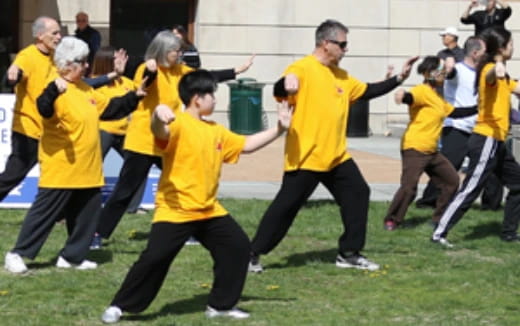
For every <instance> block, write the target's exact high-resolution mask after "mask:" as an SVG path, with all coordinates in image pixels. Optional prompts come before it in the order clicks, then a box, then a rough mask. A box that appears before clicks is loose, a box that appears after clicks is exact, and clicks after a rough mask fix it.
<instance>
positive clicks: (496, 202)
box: [417, 127, 504, 210]
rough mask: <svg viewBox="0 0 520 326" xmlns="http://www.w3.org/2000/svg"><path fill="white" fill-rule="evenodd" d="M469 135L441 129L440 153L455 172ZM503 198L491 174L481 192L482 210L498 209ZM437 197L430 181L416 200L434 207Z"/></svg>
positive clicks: (458, 167)
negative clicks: (420, 196)
mask: <svg viewBox="0 0 520 326" xmlns="http://www.w3.org/2000/svg"><path fill="white" fill-rule="evenodd" d="M470 135H471V134H470V133H467V132H464V131H462V130H459V129H456V128H453V127H444V128H443V129H442V136H441V143H442V148H441V153H442V155H444V156H445V157H446V158H447V159H448V160H449V161H450V162H451V164H452V165H453V167H454V168H455V170H457V171H458V170H460V168H461V167H462V163H464V158H465V157H466V156H467V154H468V139H469V137H470ZM503 196H504V187H503V186H502V183H501V182H500V179H499V178H498V177H497V176H496V175H494V174H491V175H490V176H489V177H488V179H487V181H486V183H485V184H484V187H483V190H482V195H481V203H482V208H485V209H492V210H497V209H499V208H500V205H501V204H502V197H503ZM438 197H439V189H438V188H437V187H436V186H435V184H434V183H433V182H432V181H431V180H430V181H429V182H428V184H427V185H426V188H425V189H424V192H423V195H422V198H421V199H419V200H417V203H418V204H421V205H427V206H432V207H434V206H435V203H436V202H437V198H438Z"/></svg>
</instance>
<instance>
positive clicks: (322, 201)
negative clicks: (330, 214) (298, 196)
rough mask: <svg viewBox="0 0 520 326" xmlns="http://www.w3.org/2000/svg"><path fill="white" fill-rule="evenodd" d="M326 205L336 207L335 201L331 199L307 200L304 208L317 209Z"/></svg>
mask: <svg viewBox="0 0 520 326" xmlns="http://www.w3.org/2000/svg"><path fill="white" fill-rule="evenodd" d="M326 205H336V202H335V201H334V200H330V199H317V200H307V201H306V202H305V204H303V206H302V208H303V207H305V208H316V207H318V208H319V207H321V206H326Z"/></svg>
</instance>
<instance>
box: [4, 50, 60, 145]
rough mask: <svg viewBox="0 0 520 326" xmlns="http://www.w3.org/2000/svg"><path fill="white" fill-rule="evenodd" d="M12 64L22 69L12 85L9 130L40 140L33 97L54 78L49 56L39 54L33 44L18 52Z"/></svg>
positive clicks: (34, 98)
mask: <svg viewBox="0 0 520 326" xmlns="http://www.w3.org/2000/svg"><path fill="white" fill-rule="evenodd" d="M13 64H14V65H16V66H18V67H19V68H20V69H21V70H22V71H23V78H22V80H21V81H20V82H19V83H18V84H17V85H16V87H15V93H16V104H15V106H14V112H13V127H12V130H13V131H16V132H18V133H20V134H23V135H26V136H28V137H31V138H34V139H39V138H40V136H41V129H42V117H41V116H40V114H39V113H38V108H37V107H36V99H37V98H38V96H40V94H41V93H42V92H43V90H44V89H45V87H46V86H47V81H48V80H49V79H51V78H54V77H57V72H56V68H55V66H54V63H53V61H52V56H51V55H47V54H44V53H42V52H41V51H40V50H38V48H37V47H36V45H34V44H32V45H29V46H28V47H26V48H25V49H23V50H21V51H20V52H19V53H18V55H17V56H16V58H15V59H14V62H13Z"/></svg>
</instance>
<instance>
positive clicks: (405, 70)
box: [398, 55, 419, 82]
mask: <svg viewBox="0 0 520 326" xmlns="http://www.w3.org/2000/svg"><path fill="white" fill-rule="evenodd" d="M417 60H419V56H418V55H416V56H415V57H411V58H409V59H408V60H406V62H405V63H404V65H403V69H402V70H401V74H400V75H399V76H398V80H399V82H402V81H404V80H405V79H406V78H408V76H410V71H412V66H413V64H414V63H415V61H417Z"/></svg>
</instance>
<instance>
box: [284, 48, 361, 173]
mask: <svg viewBox="0 0 520 326" xmlns="http://www.w3.org/2000/svg"><path fill="white" fill-rule="evenodd" d="M287 74H295V75H296V76H297V77H298V80H299V90H298V92H297V93H296V94H295V95H294V96H291V98H290V101H291V102H293V103H295V108H294V115H293V118H292V122H291V126H290V128H289V130H288V131H287V137H286V141H285V171H294V170H300V169H302V170H312V171H330V170H331V169H333V168H334V167H336V166H337V165H338V164H340V163H342V162H344V161H346V160H347V159H349V158H350V157H351V156H350V154H349V153H348V152H347V150H346V148H347V141H346V129H347V118H348V112H349V107H350V103H352V102H354V101H355V100H356V99H358V98H359V97H361V95H363V93H364V92H365V90H366V88H367V85H366V84H365V83H363V82H360V81H359V80H357V79H356V78H354V77H352V76H350V75H349V74H348V72H346V71H345V70H343V69H341V68H338V67H327V66H325V65H323V64H321V63H320V62H319V61H318V60H317V59H316V57H315V56H313V55H309V56H306V57H304V58H302V59H300V60H298V61H296V62H294V63H293V64H291V65H290V66H289V67H288V68H287V69H286V70H285V72H284V75H287Z"/></svg>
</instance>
